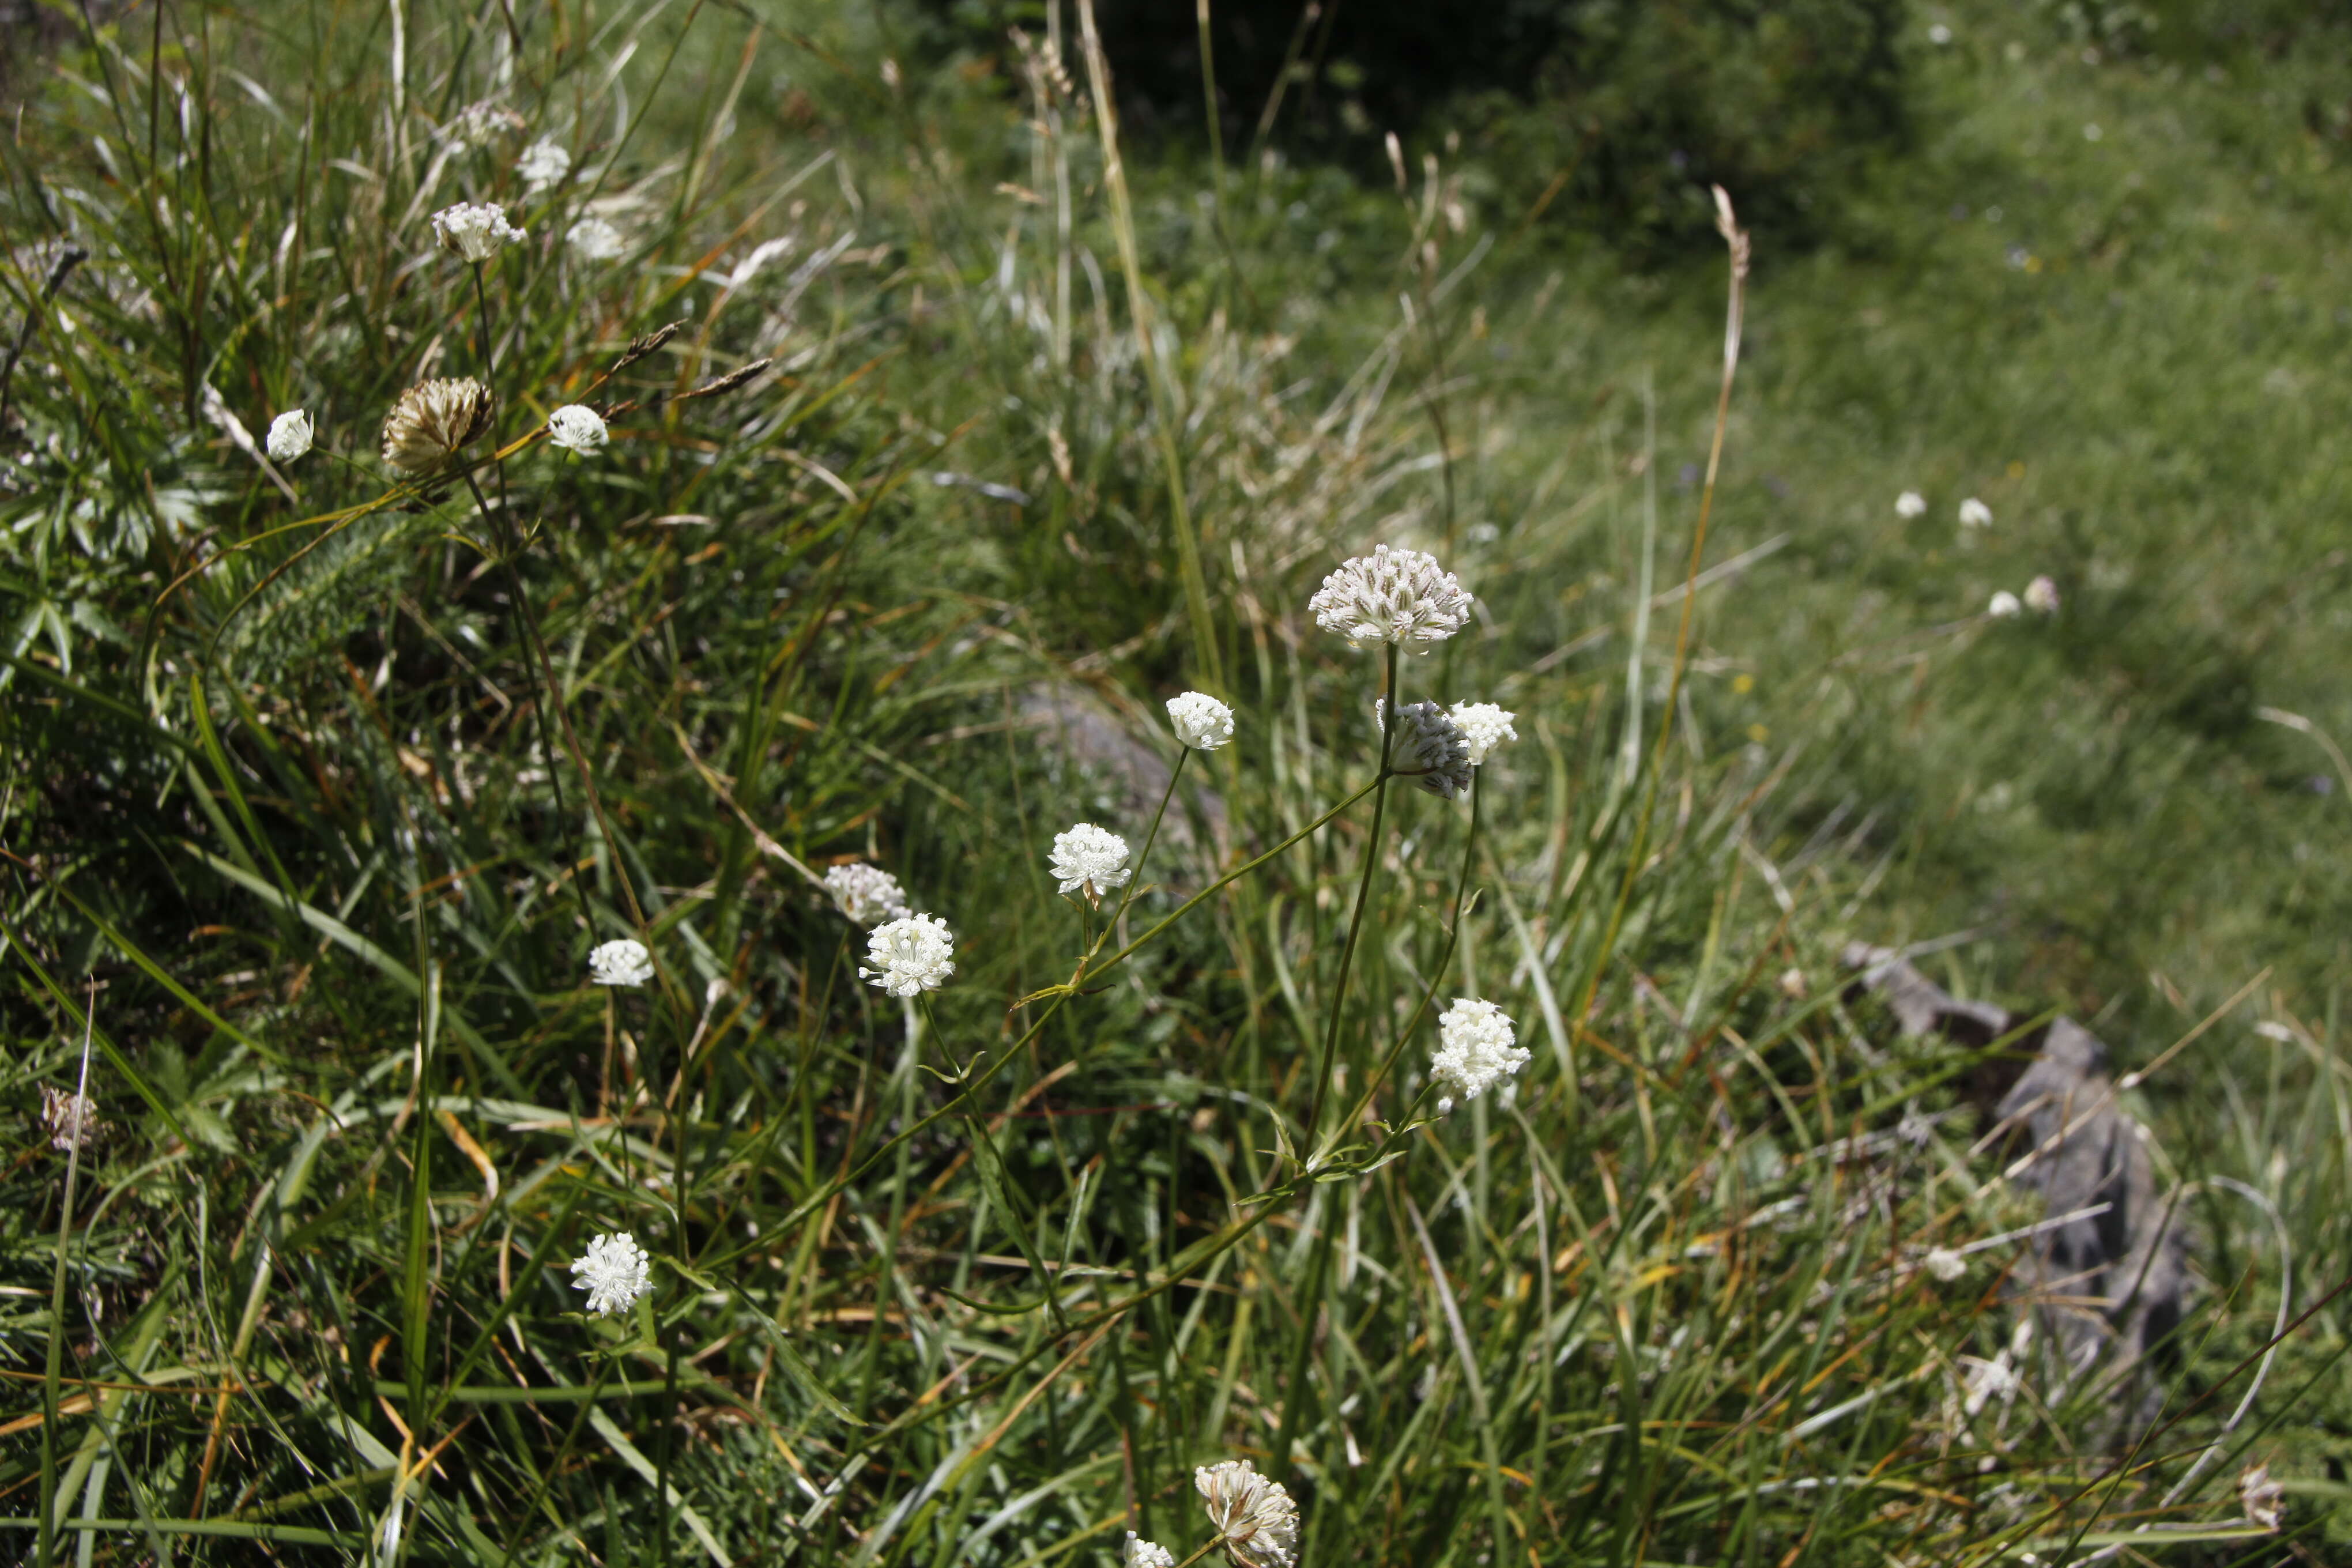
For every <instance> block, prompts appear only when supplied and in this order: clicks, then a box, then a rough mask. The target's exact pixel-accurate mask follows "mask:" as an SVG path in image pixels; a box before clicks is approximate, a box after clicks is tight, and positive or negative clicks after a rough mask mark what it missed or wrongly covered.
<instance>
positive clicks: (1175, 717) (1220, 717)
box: [1145, 691, 1234, 1552]
mask: <svg viewBox="0 0 2352 1568" xmlns="http://www.w3.org/2000/svg"><path fill="white" fill-rule="evenodd" d="M1168 722H1169V723H1170V724H1171V725H1172V726H1174V728H1175V731H1176V738H1177V739H1178V740H1179V741H1181V742H1184V744H1186V745H1187V746H1190V747H1191V748H1192V750H1194V751H1196V752H1213V751H1215V750H1216V749H1217V748H1218V747H1219V746H1222V745H1223V744H1224V743H1225V742H1228V741H1231V740H1232V739H1233V738H1234V710H1232V709H1230V708H1228V707H1226V706H1225V705H1224V704H1223V703H1222V702H1220V701H1218V700H1216V699H1215V698H1213V697H1212V696H1210V695H1209V694H1208V693H1207V692H1205V691H1187V692H1186V693H1184V694H1183V695H1182V696H1181V697H1171V698H1170V699H1169V700H1168ZM1145 1544H1147V1545H1149V1544H1150V1542H1146V1543H1145ZM1152 1550H1153V1551H1155V1552H1156V1551H1158V1550H1159V1548H1158V1547H1153V1548H1152Z"/></svg>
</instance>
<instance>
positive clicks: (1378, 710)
mask: <svg viewBox="0 0 2352 1568" xmlns="http://www.w3.org/2000/svg"><path fill="white" fill-rule="evenodd" d="M1388 707H1389V701H1388V699H1386V698H1384V697H1382V698H1375V699H1373V701H1372V717H1373V718H1374V719H1376V720H1379V721H1381V729H1383V730H1385V729H1387V728H1388V721H1387V718H1386V710H1387V709H1388ZM1396 716H1397V738H1396V743H1395V744H1394V745H1393V746H1391V748H1390V749H1389V766H1390V768H1391V770H1393V771H1394V772H1395V773H1396V774H1397V775H1398V776H1399V777H1401V778H1410V779H1412V782H1413V783H1415V784H1419V785H1420V786H1421V787H1422V788H1423V789H1425V790H1427V791H1428V792H1429V793H1430V794H1432V795H1444V797H1445V798H1446V799H1447V800H1453V799H1455V798H1457V797H1458V796H1459V795H1461V794H1462V792H1463V791H1465V790H1466V789H1468V788H1469V787H1470V742H1469V741H1468V739H1467V738H1465V736H1464V734H1463V733H1462V729H1461V727H1460V726H1459V725H1457V724H1455V723H1454V720H1453V717H1452V715H1450V714H1448V713H1447V712H1446V711H1445V710H1444V709H1443V708H1440V707H1439V706H1438V705H1437V704H1436V703H1434V702H1408V703H1405V704H1404V705H1403V706H1402V707H1401V708H1398V709H1397V710H1396Z"/></svg>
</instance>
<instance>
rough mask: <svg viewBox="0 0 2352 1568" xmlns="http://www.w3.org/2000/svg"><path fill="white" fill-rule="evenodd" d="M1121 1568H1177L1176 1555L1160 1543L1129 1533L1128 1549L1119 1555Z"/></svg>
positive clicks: (1132, 1532) (1133, 1532)
mask: <svg viewBox="0 0 2352 1568" xmlns="http://www.w3.org/2000/svg"><path fill="white" fill-rule="evenodd" d="M1118 1564H1119V1568H1176V1554H1175V1553H1174V1552H1171V1551H1169V1550H1168V1548H1166V1547H1165V1546H1162V1545H1160V1543H1159V1542H1154V1541H1146V1540H1144V1539H1143V1537H1141V1536H1139V1535H1138V1534H1136V1533H1135V1531H1131V1530H1130V1531H1128V1532H1127V1547H1126V1550H1124V1551H1122V1552H1120V1553H1119V1554H1118Z"/></svg>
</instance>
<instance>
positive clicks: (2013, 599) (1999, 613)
mask: <svg viewBox="0 0 2352 1568" xmlns="http://www.w3.org/2000/svg"><path fill="white" fill-rule="evenodd" d="M2024 612H2025V606H2024V605H2021V604H2019V603H2018V602H2017V595H2014V594H2012V593H2011V592H2010V591H2009V590H2008V589H2006V588H2003V589H2002V590H2000V592H1999V593H1997V594H1995V595H1993V596H1992V600H1991V602H1990V604H1988V605H1985V614H1986V615H1988V616H1991V617H1992V618H1993V619H1994V620H1997V621H2007V620H2014V619H2015V618H2016V617H2017V616H2021V615H2022V614H2024Z"/></svg>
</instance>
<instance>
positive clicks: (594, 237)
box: [564, 217, 629, 261]
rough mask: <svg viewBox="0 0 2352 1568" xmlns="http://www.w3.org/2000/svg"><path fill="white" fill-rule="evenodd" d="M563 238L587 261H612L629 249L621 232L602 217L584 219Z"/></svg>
mask: <svg viewBox="0 0 2352 1568" xmlns="http://www.w3.org/2000/svg"><path fill="white" fill-rule="evenodd" d="M564 239H565V241H566V242H567V243H569V244H570V245H571V247H572V249H574V250H576V251H578V252H579V253H580V256H581V258H582V259H583V260H585V261H610V260H612V259H613V258H614V257H616V256H618V255H620V254H621V252H623V251H624V250H626V249H627V248H628V247H629V242H628V240H627V239H626V238H625V237H624V236H623V235H622V233H621V231H620V230H619V229H617V228H615V227H614V226H613V225H611V224H610V223H608V222H606V221H605V220H604V219H603V218H601V217H583V218H582V219H581V220H580V221H579V222H578V223H575V224H573V225H572V227H571V228H570V230H569V231H567V232H566V233H565V235H564Z"/></svg>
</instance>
